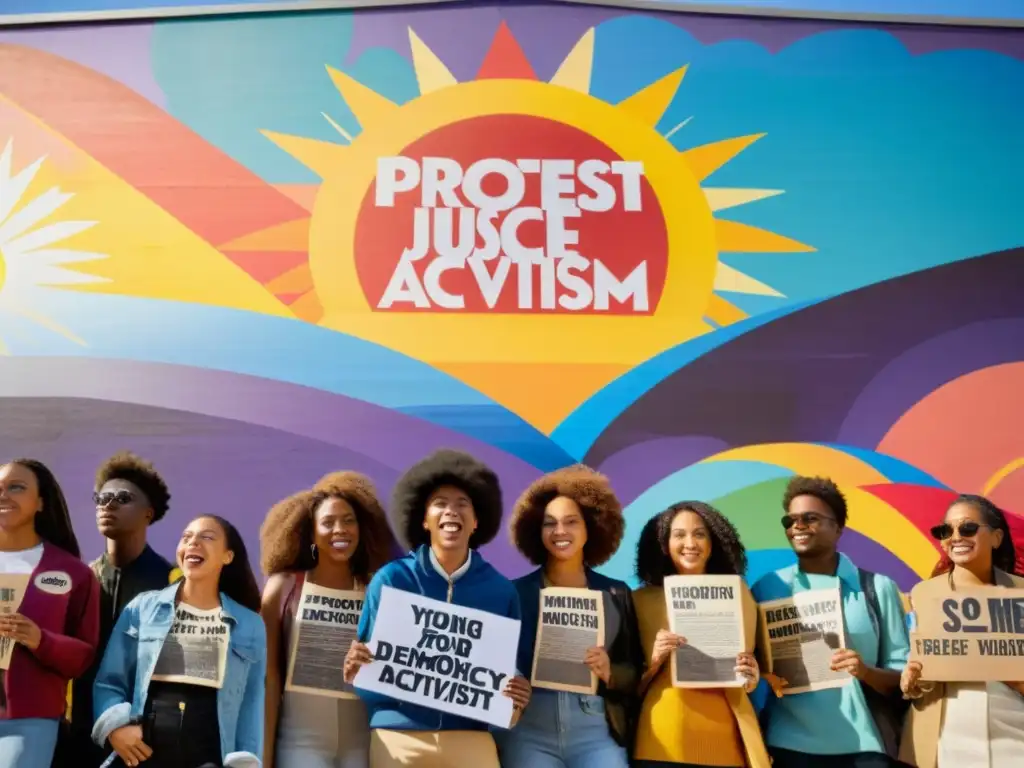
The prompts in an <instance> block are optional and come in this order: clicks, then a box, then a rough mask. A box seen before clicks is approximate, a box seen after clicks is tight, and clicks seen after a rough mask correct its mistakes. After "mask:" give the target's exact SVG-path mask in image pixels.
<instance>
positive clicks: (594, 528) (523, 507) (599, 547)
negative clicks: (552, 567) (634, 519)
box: [509, 464, 626, 567]
mask: <svg viewBox="0 0 1024 768" xmlns="http://www.w3.org/2000/svg"><path fill="white" fill-rule="evenodd" d="M560 496H564V497H566V498H568V499H572V500H573V501H574V502H576V505H577V506H578V507H579V508H580V511H581V512H582V513H583V522H584V524H585V525H586V527H587V543H586V544H584V545H583V562H584V564H585V565H588V566H591V567H594V566H598V565H602V564H604V563H606V562H608V559H609V558H610V557H611V556H612V555H614V554H615V550H617V549H618V548H619V543H620V542H621V541H622V534H623V533H624V532H625V530H626V521H625V519H624V518H623V516H622V504H621V502H619V499H618V497H616V495H615V492H614V491H613V490H612V487H611V484H610V483H609V482H608V478H607V477H605V476H604V475H602V474H599V473H598V472H595V471H594V470H593V469H591V468H590V467H587V466H584V465H582V464H577V465H575V466H572V467H565V468H564V469H559V470H556V471H554V472H549V473H548V474H546V475H544V476H543V477H540V478H538V479H537V480H535V481H534V482H533V483H532V484H531V485H530V487H529V488H527V489H526V490H525V491H523V494H522V496H520V497H519V500H518V501H517V502H516V505H515V507H514V509H513V512H512V521H511V523H510V524H509V533H510V534H511V538H512V543H513V544H514V545H515V547H516V549H518V550H519V551H520V552H522V553H523V556H524V557H526V559H527V560H529V561H530V562H531V563H533V564H534V565H543V564H544V563H545V561H546V560H547V558H548V551H547V549H545V548H544V544H543V542H542V541H541V531H542V530H543V526H544V513H545V510H546V509H547V506H548V504H550V503H551V502H552V501H554V500H555V499H556V498H558V497H560Z"/></svg>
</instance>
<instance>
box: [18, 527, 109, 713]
mask: <svg viewBox="0 0 1024 768" xmlns="http://www.w3.org/2000/svg"><path fill="white" fill-rule="evenodd" d="M18 612H19V613H21V615H23V616H26V617H27V618H29V619H32V621H34V622H35V623H36V624H38V625H39V629H40V631H41V633H42V639H41V640H40V642H39V647H38V648H36V649H35V650H34V651H31V650H29V649H28V648H26V647H25V646H24V645H21V644H20V643H18V644H16V645H15V646H14V652H13V655H12V656H11V666H10V669H8V670H7V674H6V675H4V693H5V694H6V695H7V711H6V712H0V719H4V720H13V719H21V718H29V717H39V718H46V719H51V720H53V719H58V718H60V717H62V716H63V715H64V712H65V709H66V708H67V694H68V681H70V680H73V679H74V678H76V677H78V676H79V675H80V674H82V673H83V672H84V671H85V670H86V669H88V668H89V664H91V663H92V659H93V656H95V654H96V645H97V643H98V642H99V633H100V585H99V582H98V581H96V576H95V574H93V572H92V570H91V569H90V568H89V566H88V565H86V564H85V563H83V562H82V561H81V560H79V559H78V558H77V557H74V556H73V555H71V554H70V553H68V552H65V551H64V550H63V549H61V548H60V547H58V546H55V545H53V544H50V543H49V542H43V556H42V558H41V559H40V560H39V565H37V566H36V569H35V570H34V571H33V572H32V577H31V579H30V581H29V585H28V588H27V589H26V590H25V597H24V598H23V599H22V601H21V607H20V608H19V609H18Z"/></svg>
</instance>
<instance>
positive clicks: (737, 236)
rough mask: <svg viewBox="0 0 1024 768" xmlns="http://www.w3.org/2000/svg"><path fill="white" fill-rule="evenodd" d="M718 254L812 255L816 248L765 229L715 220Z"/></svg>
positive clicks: (736, 222) (724, 220)
mask: <svg viewBox="0 0 1024 768" xmlns="http://www.w3.org/2000/svg"><path fill="white" fill-rule="evenodd" d="M715 237H716V238H717V239H718V252H719V253H813V252H814V251H816V250H817V249H816V248H812V247H811V246H809V245H804V244H803V243H800V242H797V241H796V240H793V239H791V238H788V237H785V236H784V235H777V234H775V233H774V232H769V231H768V230H767V229H761V228H760V227H752V226H751V225H749V224H741V223H740V222H738V221H727V220H726V219H715Z"/></svg>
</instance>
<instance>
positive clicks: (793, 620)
mask: <svg viewBox="0 0 1024 768" xmlns="http://www.w3.org/2000/svg"><path fill="white" fill-rule="evenodd" d="M759 607H760V610H761V631H762V635H763V637H762V641H763V644H764V646H765V647H766V648H768V649H769V658H770V666H769V668H768V670H767V671H768V672H771V673H773V674H775V675H777V676H778V677H781V678H783V679H785V680H786V681H787V682H788V683H789V685H788V686H786V687H785V688H783V689H782V693H783V695H784V696H791V695H794V694H798V693H807V692H809V691H821V690H825V689H828V688H841V687H843V686H844V685H849V684H850V682H851V681H853V679H854V678H853V677H852V676H851V675H850V674H849V673H848V672H845V671H839V672H834V671H832V669H831V664H832V655H833V654H834V653H835V652H836V651H837V650H839V649H840V648H845V647H846V630H845V627H844V625H843V603H842V598H841V595H840V592H839V589H838V588H836V589H815V590H809V591H806V592H798V593H796V594H795V595H793V596H792V597H785V598H781V599H779V600H769V601H766V602H763V603H761V604H760V606H759Z"/></svg>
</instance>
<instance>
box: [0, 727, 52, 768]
mask: <svg viewBox="0 0 1024 768" xmlns="http://www.w3.org/2000/svg"><path fill="white" fill-rule="evenodd" d="M56 746H57V721H56V720H43V719H41V718H25V719H16V720H0V765H2V766H3V768H50V761H51V760H53V750H54V749H55V748H56Z"/></svg>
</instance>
